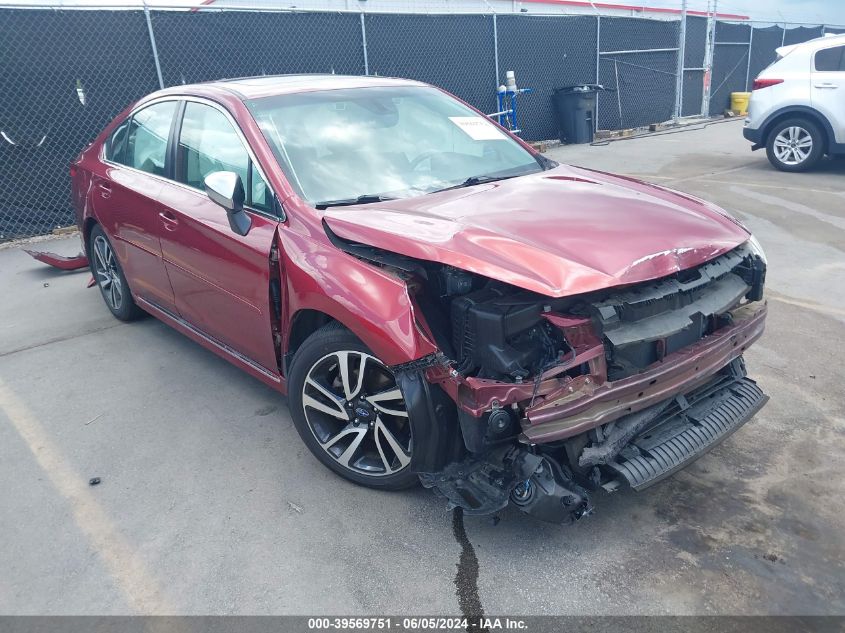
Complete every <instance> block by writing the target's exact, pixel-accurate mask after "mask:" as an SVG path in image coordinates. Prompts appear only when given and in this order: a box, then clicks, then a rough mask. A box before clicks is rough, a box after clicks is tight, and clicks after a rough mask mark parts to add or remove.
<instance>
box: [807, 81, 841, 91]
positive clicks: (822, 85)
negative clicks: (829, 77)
mask: <svg viewBox="0 0 845 633" xmlns="http://www.w3.org/2000/svg"><path fill="white" fill-rule="evenodd" d="M813 87H814V88H826V89H828V90H835V89H836V88H838V87H839V84H834V83H830V82H829V81H825V82H823V83H820V84H813Z"/></svg>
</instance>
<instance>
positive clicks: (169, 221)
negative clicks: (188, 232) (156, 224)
mask: <svg viewBox="0 0 845 633" xmlns="http://www.w3.org/2000/svg"><path fill="white" fill-rule="evenodd" d="M158 217H160V218H161V223H162V224H163V225H164V228H165V229H167V230H168V231H175V230H176V227H177V226H178V225H179V220H178V219H177V218H176V215H175V214H174V213H173V212H172V211H160V212H159V214H158Z"/></svg>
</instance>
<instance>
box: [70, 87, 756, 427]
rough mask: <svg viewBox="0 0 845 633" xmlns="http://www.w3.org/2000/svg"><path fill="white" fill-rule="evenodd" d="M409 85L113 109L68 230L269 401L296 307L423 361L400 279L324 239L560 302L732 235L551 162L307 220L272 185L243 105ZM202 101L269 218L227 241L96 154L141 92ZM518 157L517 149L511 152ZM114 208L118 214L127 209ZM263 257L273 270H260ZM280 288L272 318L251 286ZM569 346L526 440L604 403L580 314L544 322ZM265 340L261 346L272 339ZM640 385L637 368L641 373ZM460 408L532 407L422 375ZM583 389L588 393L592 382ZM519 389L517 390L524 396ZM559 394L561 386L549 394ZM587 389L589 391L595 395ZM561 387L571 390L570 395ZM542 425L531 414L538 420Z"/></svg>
mask: <svg viewBox="0 0 845 633" xmlns="http://www.w3.org/2000/svg"><path fill="white" fill-rule="evenodd" d="M400 84H406V85H419V84H417V83H416V82H403V81H400V80H389V79H381V78H363V77H361V78H355V77H327V76H316V77H307V76H305V77H297V78H285V79H284V80H280V81H279V83H278V84H275V85H271V84H270V83H267V82H262V83H260V84H250V83H240V82H229V83H227V82H220V83H215V84H202V85H196V86H179V87H174V88H170V89H167V90H164V91H160V92H157V93H154V94H153V95H150V96H149V97H146V98H145V99H142V100H141V101H139V102H138V103H137V104H136V105H135V106H133V107H130V108H128V109H127V110H126V111H124V112H123V113H122V114H121V115H120V116H118V117H117V118H116V119H115V121H114V122H113V123H112V124H111V125H109V126H108V127H107V128H106V129H105V130H104V131H103V133H102V134H101V135H100V136H99V137H98V138H97V139H96V140H95V141H94V143H92V144H91V146H89V147H88V148H87V149H86V150H85V151H84V152H83V153H82V154H81V155H80V158H79V159H78V161H77V162H76V163H75V166H76V167H77V173H76V175H75V176H74V192H75V195H74V201H75V207H76V213H77V221H78V225H79V227H80V229H81V230H82V233H83V236H84V238H85V239H86V240H87V236H88V234H89V232H90V229H91V227H92V226H93V225H94V223H98V224H100V225H101V226H102V227H103V229H104V230H105V231H106V233H107V234H108V236H109V237H110V239H111V240H112V242H113V246H114V249H115V252H116V254H117V256H118V259H119V260H120V263H121V265H122V267H123V270H124V272H125V274H126V276H127V280H128V282H129V286H130V288H131V290H132V293H133V296H134V298H135V299H136V301H137V302H138V304H139V305H141V306H142V307H143V308H144V309H145V310H147V311H149V312H151V313H152V314H154V315H155V316H157V317H158V318H160V319H161V320H163V321H165V322H166V323H168V324H170V325H171V326H173V327H174V328H176V329H177V330H179V331H181V332H182V333H184V334H186V335H187V336H189V337H190V338H192V339H193V340H195V341H197V342H199V343H200V344H202V345H203V346H205V347H207V348H209V349H211V350H212V351H214V352H215V353H217V354H218V355H220V356H221V357H223V358H225V359H227V360H229V361H230V362H232V363H234V364H235V365H237V366H239V367H241V368H242V369H244V370H245V371H247V372H248V373H250V374H251V375H253V376H255V377H257V378H259V379H260V380H262V381H264V382H265V383H267V384H269V385H271V386H273V387H274V388H277V389H278V390H280V391H281V392H283V393H284V392H285V391H286V375H285V372H286V366H285V363H284V360H283V359H284V358H285V356H286V354H287V353H288V351H289V350H290V348H291V345H292V344H293V340H292V339H293V337H294V336H295V335H296V329H297V325H298V323H300V322H303V321H304V319H305V317H306V316H307V315H309V314H315V313H320V314H323V315H327V316H328V317H330V318H332V319H334V320H336V321H339V322H340V323H342V324H343V325H345V326H346V327H347V328H348V329H349V330H351V331H352V332H353V333H354V334H355V335H357V336H358V338H360V339H361V340H362V341H363V342H364V343H365V344H366V345H367V346H368V347H369V348H370V349H371V350H372V351H373V352H374V353H375V354H376V355H377V356H378V357H379V358H380V359H381V360H382V361H383V362H385V363H386V364H387V365H391V366H392V365H397V364H401V363H406V362H409V361H413V360H416V359H420V358H423V357H426V356H430V355H432V354H434V353H436V352H437V351H438V348H437V346H436V345H435V343H434V342H433V340H434V337H433V336H431V334H430V332H429V331H428V326H427V325H426V323H425V320H424V318H423V317H422V315H421V314H419V313H418V310H417V308H416V306H415V304H414V300H413V299H412V296H411V294H409V288H408V285H407V284H406V282H405V281H403V280H402V279H401V278H400V277H398V276H396V275H395V274H393V273H391V272H389V271H388V270H386V269H383V268H378V267H375V266H373V265H371V264H369V263H367V262H365V261H362V260H360V259H358V258H356V257H353V256H352V255H350V254H347V253H346V252H343V251H341V250H340V249H339V248H337V247H336V246H335V245H333V244H332V243H331V241H330V240H329V239H328V237H327V234H326V231H325V229H324V226H323V224H322V223H323V221H324V220H325V222H326V223H327V224H328V226H329V227H330V228H331V229H332V230H333V231H334V232H335V233H336V234H337V235H339V236H340V237H342V238H348V239H351V240H355V241H357V242H362V243H364V244H369V245H372V246H376V247H379V248H382V249H385V250H388V251H392V252H395V253H400V254H404V255H408V256H412V257H417V258H421V259H426V260H431V261H437V262H441V263H445V264H450V265H453V266H456V267H459V268H464V269H466V270H469V271H472V272H476V273H478V274H481V275H484V276H487V277H493V278H496V279H499V280H502V281H506V282H508V283H511V284H513V285H516V286H520V287H523V288H526V289H529V290H533V291H536V292H539V293H542V294H546V295H548V296H554V297H560V296H566V295H571V294H577V293H583V292H587V291H592V290H598V289H602V288H608V287H612V286H618V285H621V284H630V283H634V282H640V281H645V280H649V279H656V278H659V277H663V276H666V275H668V274H671V273H673V272H677V271H679V270H683V269H687V268H690V267H694V266H697V265H699V264H701V263H703V262H706V261H708V260H710V259H712V258H713V257H715V256H717V255H719V254H721V253H724V252H726V251H728V250H730V249H732V248H733V247H735V246H737V245H739V244H741V243H742V242H744V241H746V240H747V239H748V233H747V232H746V231H745V230H744V229H743V228H741V227H740V226H738V225H737V224H736V223H735V222H734V221H732V220H731V219H729V218H727V217H726V215H725V214H724V213H723V212H721V211H720V210H718V209H716V208H715V207H712V206H710V205H708V204H706V203H703V202H701V201H698V200H696V199H693V198H691V197H689V196H685V195H682V194H676V193H674V192H671V191H668V190H665V189H663V188H660V187H655V186H652V185H648V184H645V183H639V182H637V181H633V180H630V179H624V178H620V177H615V176H611V175H607V174H601V173H598V172H593V171H588V170H583V169H577V168H574V167H566V166H561V167H557V168H555V169H553V170H549V171H545V172H542V173H538V174H535V175H530V176H523V177H519V178H514V179H511V180H506V181H502V182H497V183H492V184H485V185H478V186H475V187H470V188H465V189H456V190H453V191H447V192H441V193H437V194H430V195H427V196H421V197H416V198H409V199H404V200H400V201H395V202H389V203H380V204H376V205H359V206H356V207H346V208H333V209H329V210H327V211H325V212H321V211H318V210H316V209H315V208H314V207H312V206H311V205H309V204H307V203H306V202H305V201H303V200H301V199H300V198H299V197H298V196H297V195H296V193H295V192H294V189H293V187H292V186H291V185H290V184H289V183H288V181H287V180H286V178H285V176H284V174H283V172H282V170H281V169H280V168H279V166H278V164H277V163H276V160H275V158H274V155H273V153H272V151H271V149H270V147H269V146H268V144H267V142H266V141H265V139H264V137H263V135H262V133H261V131H260V129H259V128H258V126H257V124H256V122H255V120H254V119H253V118H252V116H251V115H250V113H249V111H248V110H247V108H246V106H245V104H244V99H250V98H257V97H262V96H269V95H273V94H281V93H286V92H299V91H308V90H322V89H331V88H340V87H344V88H345V87H366V86H377V85H400ZM161 98H172V99H176V100H179V99H184V98H201V99H206V100H208V101H211V102H214V103H216V104H218V105H219V106H222V107H223V108H224V109H225V110H226V111H227V112H228V113H229V114H231V116H232V117H233V119H234V120H235V121H236V122H237V124H238V125H239V127H240V131H241V133H242V134H243V137H244V138H245V140H246V141H247V143H248V144H249V146H250V148H251V149H252V151H253V153H254V155H255V158H256V160H257V163H258V165H259V166H260V167H261V170H262V171H263V173H264V174H265V175H266V177H267V180H268V184H269V185H270V187H271V188H272V189H273V190H274V191H275V193H276V195H277V197H278V200H279V202H280V203H281V206H282V207H283V209H284V217H280V218H277V219H273V218H269V217H267V216H266V215H261V214H257V213H250V215H251V217H252V228H251V230H250V231H249V233H248V234H247V235H246V236H240V235H237V234H235V233H234V232H233V231H232V230H231V229H230V227H229V225H228V223H227V221H226V216H225V213H224V212H223V210H222V209H220V208H219V207H216V206H215V205H214V204H212V203H211V202H210V201H209V200H208V198H207V197H206V196H205V195H204V194H202V193H201V192H198V191H196V190H193V189H191V188H189V187H186V186H183V185H180V184H178V183H174V182H171V181H168V180H166V179H164V178H162V177H159V176H153V175H150V174H144V173H142V172H139V171H137V170H132V169H129V168H125V167H122V166H120V165H116V164H111V163H107V162H105V161H104V160H103V159H102V158H101V156H102V150H103V143H104V141H105V140H106V139H107V138H108V136H109V135H110V133H111V132H112V131H113V130H114V128H115V127H116V126H117V125H118V124H119V123H120V122H122V121H123V120H124V119H125V118H126V116H127V115H128V114H129V113H130V112H131V111H132V110H133V109H134V108H136V107H139V106H142V105H145V104H147V103H148V102H150V101H151V100H154V99H161ZM517 140H518V141H519V142H520V143H521V144H522V145H523V146H524V147H526V148H527V149H528V150H529V151H531V152H533V150H531V149H530V148H529V147H528V146H527V145H526V144H525V143H523V142H522V141H521V140H520V139H517ZM130 209H131V212H130ZM274 248H275V249H277V252H278V261H277V262H275V261H272V259H271V258H272V253H273V252H274ZM274 277H275V278H278V279H279V280H280V285H281V306H282V310H281V318H280V319H279V320H278V322H275V321H274V317H273V315H272V310H271V304H270V300H269V297H268V293H267V287H268V283H269V281H270V279H271V278H274ZM548 318H549V320H550V321H551V322H552V323H553V324H555V325H557V326H558V327H560V328H561V329H562V331H563V332H564V334H565V337H566V339H567V341H568V342H569V343H570V344H571V345H572V347H573V348H574V349H575V351H576V355H575V356H574V357H573V358H572V359H570V360H569V362H568V364H566V365H565V367H569V366H574V365H577V364H580V363H589V366H590V368H591V373H590V375H589V376H583V377H580V378H579V383H577V389H575V388H573V391H572V393H569V391H568V388H569V386H570V384H569V383H568V382H566V381H564V382H561V379H559V378H558V377H556V375H557V374H560V373H561V372H562V371H565V370H559V368H555V370H551V373H550V374H548V375H544V376H543V380H542V383H541V384H540V387H539V389H538V390H537V392H536V393H535V394H534V395H537V396H540V400H539V401H538V403H537V405H536V409H534V408H532V409H531V412H532V416H531V417H530V418H529V419H527V420H526V421H525V422H524V423H523V427H524V430H525V433H526V434H531V435H533V437H536V438H538V439H539V440H546V439H548V438H554V437H558V436H560V434H551V435H548V436H544V435H542V433H541V432H540V431H538V430H537V428H536V427H539V426H540V425H541V423H545V422H546V421H547V418H545V417H543V412H542V411H541V409H542V406H543V405H544V404H549V403H550V402H551V401H552V400H554V399H555V398H556V397H558V396H560V397H561V398H562V399H564V400H571V399H572V398H573V397H575V396H584V397H585V400H584V402H585V403H587V404H589V402H592V400H591V397H592V391H591V388H590V389H588V388H587V387H586V386H585V385H586V384H587V380H593V381H594V382H595V383H597V384H598V385H602V388H603V391H602V393H603V394H608V393H613V390H614V385H612V384H609V383H606V382H605V375H604V367H603V364H604V359H603V356H602V353H601V343H600V342H599V341H598V339H597V338H596V337H595V336H594V335H592V334H591V333H590V332H589V331H588V330H589V325H588V323H587V322H584V321H583V320H581V321H578V320H575V321H573V320H571V319H568V318H567V317H564V316H556V315H549V317H548ZM276 341H278V347H277V343H276ZM646 375H648V374H646ZM427 377H428V378H429V380H430V381H431V382H439V383H441V384H442V385H443V386H444V388H445V390H446V391H447V393H449V394H450V395H452V397H453V398H455V400H456V401H457V403H458V405H459V406H461V407H462V408H463V409H464V410H466V411H468V412H470V413H471V414H473V415H475V416H479V415H481V413H482V412H483V411H484V410H485V409H488V408H489V406H490V405H491V404H492V402H493V401H494V400H497V401H499V402H500V403H504V402H515V401H517V400H521V399H525V398H528V397H531V395H532V393H531V392H532V388H531V386H529V385H515V384H510V383H504V382H497V381H493V380H484V379H479V378H466V379H463V378H460V377H456V376H455V375H454V373H453V372H450V371H449V370H448V368H447V367H445V366H438V367H432V368H430V369H429V370H428V371H427ZM594 386H595V385H594ZM526 389H527V392H526ZM561 389H563V392H561V391H560V390H561ZM596 391H598V389H596ZM573 394H575V395H573ZM556 419H557V418H556V417H555V418H554V419H551V418H548V422H549V423H554V422H555V420H556Z"/></svg>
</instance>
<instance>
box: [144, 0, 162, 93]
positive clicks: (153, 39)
mask: <svg viewBox="0 0 845 633" xmlns="http://www.w3.org/2000/svg"><path fill="white" fill-rule="evenodd" d="M144 16H145V17H146V18H147V32H148V33H149V34H150V46H151V47H152V49H153V61H155V65H156V75H158V87H159V89H161V90H164V79H163V78H162V76H161V64H160V63H159V61H158V48H157V47H156V36H155V33H153V21H152V20H151V19H150V8H149V7H148V6H147V3H146V2H145V3H144Z"/></svg>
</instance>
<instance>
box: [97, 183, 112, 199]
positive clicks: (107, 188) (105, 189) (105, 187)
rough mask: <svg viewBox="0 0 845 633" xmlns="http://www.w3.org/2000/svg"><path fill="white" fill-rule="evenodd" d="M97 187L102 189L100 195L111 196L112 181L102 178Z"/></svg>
mask: <svg viewBox="0 0 845 633" xmlns="http://www.w3.org/2000/svg"><path fill="white" fill-rule="evenodd" d="M97 187H98V188H99V190H100V196H102V197H103V198H109V197H111V183H109V182H106V181H105V180H101V181H100V182H98V183H97Z"/></svg>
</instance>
